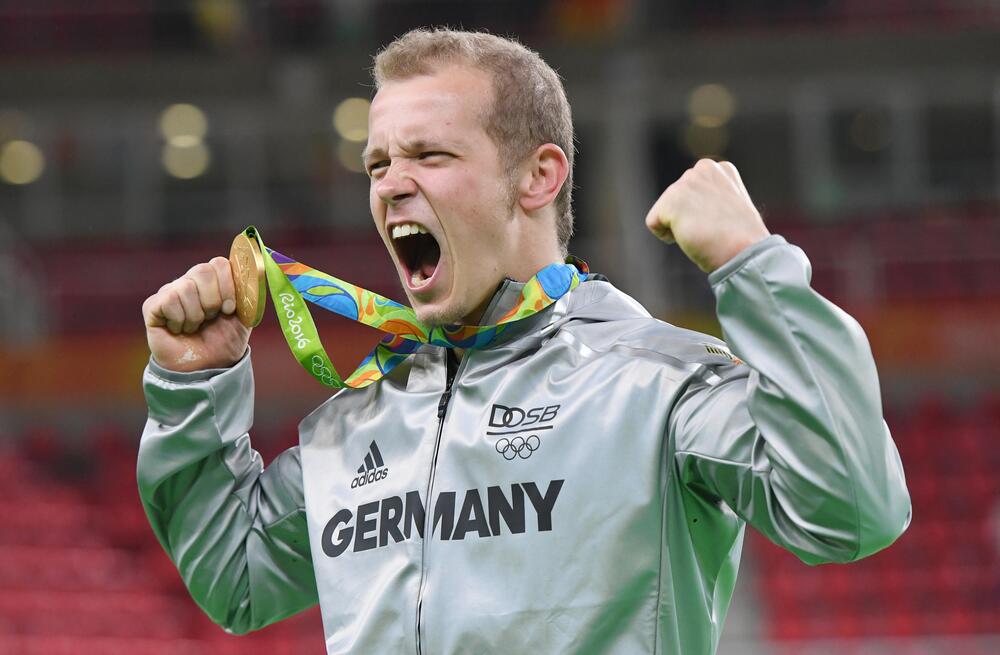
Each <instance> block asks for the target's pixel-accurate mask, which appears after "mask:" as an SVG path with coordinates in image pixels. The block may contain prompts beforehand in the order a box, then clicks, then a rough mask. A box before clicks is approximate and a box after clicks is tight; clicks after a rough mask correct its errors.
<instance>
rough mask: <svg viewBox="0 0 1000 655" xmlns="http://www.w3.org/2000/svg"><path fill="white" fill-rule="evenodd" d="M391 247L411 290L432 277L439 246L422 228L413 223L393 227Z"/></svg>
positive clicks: (438, 256)
mask: <svg viewBox="0 0 1000 655" xmlns="http://www.w3.org/2000/svg"><path fill="white" fill-rule="evenodd" d="M392 245H393V247H394V248H395V250H396V256H397V258H398V259H399V262H400V263H401V264H402V265H403V269H404V274H405V275H406V278H407V280H408V281H409V283H410V287H411V288H412V289H418V288H420V287H423V286H424V285H426V284H427V283H428V282H429V281H430V279H431V278H432V277H434V272H435V271H436V270H437V267H438V263H439V262H440V260H441V246H440V245H439V244H438V242H437V239H435V238H434V237H433V236H431V234H430V233H429V232H428V231H427V230H426V229H424V227H422V226H420V225H417V224H415V223H404V224H402V225H396V226H394V227H393V228H392Z"/></svg>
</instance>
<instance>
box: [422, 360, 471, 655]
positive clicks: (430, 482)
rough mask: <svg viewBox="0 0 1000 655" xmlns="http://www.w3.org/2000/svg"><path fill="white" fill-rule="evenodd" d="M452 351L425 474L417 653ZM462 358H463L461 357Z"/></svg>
mask: <svg viewBox="0 0 1000 655" xmlns="http://www.w3.org/2000/svg"><path fill="white" fill-rule="evenodd" d="M452 357H453V355H452V353H451V351H450V350H449V351H448V355H447V363H446V368H447V370H448V374H447V378H446V381H445V386H444V393H442V394H441V398H440V400H438V410H437V418H438V426H437V436H436V437H435V438H434V456H433V457H432V458H431V470H430V473H429V474H428V476H427V495H426V496H425V498H427V506H426V509H425V510H424V538H423V542H422V547H421V549H420V584H419V586H418V587H417V624H416V627H417V655H422V653H423V649H422V647H421V644H420V610H421V608H422V606H423V602H424V571H425V570H426V568H427V546H428V543H429V542H430V539H431V536H432V534H433V533H434V503H433V502H432V500H431V491H432V489H433V488H434V473H435V471H436V470H437V459H438V450H439V449H440V447H441V433H442V432H443V431H444V417H445V414H447V413H448V402H449V401H450V400H451V385H452V383H453V382H454V381H455V377H456V374H457V370H456V369H457V368H458V367H453V364H452ZM463 359H464V358H463Z"/></svg>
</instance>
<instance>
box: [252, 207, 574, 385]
mask: <svg viewBox="0 0 1000 655" xmlns="http://www.w3.org/2000/svg"><path fill="white" fill-rule="evenodd" d="M245 234H246V235H247V236H248V237H250V238H251V239H254V240H256V242H257V244H258V245H259V246H260V250H261V254H262V255H263V256H264V271H265V274H266V275H267V286H268V288H269V289H270V292H271V300H273V301H274V309H275V311H276V312H277V314H278V323H279V324H280V325H281V331H282V333H283V334H284V335H285V340H286V341H287V342H288V347H289V348H290V349H291V351H292V353H293V354H294V355H295V358H296V359H298V360H299V364H301V365H302V368H304V369H305V370H306V371H307V372H308V373H309V374H310V375H312V376H313V377H315V378H316V379H317V380H319V381H320V382H321V383H322V384H324V385H326V386H328V387H334V388H337V389H340V388H343V387H354V388H359V387H366V386H368V385H369V384H372V383H373V382H377V381H378V380H380V379H382V378H383V377H385V376H386V375H387V374H388V373H389V371H391V370H392V369H393V368H395V367H396V366H397V365H398V364H399V363H400V362H402V361H403V360H404V359H406V357H407V356H408V355H410V354H412V353H413V352H415V351H416V350H417V348H419V347H420V345H421V344H424V343H429V344H433V345H435V346H441V347H444V348H462V349H475V348H484V347H486V346H488V345H489V344H491V343H492V342H493V341H494V339H496V338H497V336H499V335H500V334H501V333H502V332H503V330H504V328H505V327H506V326H507V325H508V324H510V323H512V322H514V321H519V320H521V319H522V318H527V317H529V316H532V315H534V314H537V313H538V312H540V311H541V310H543V309H545V308H546V307H548V306H549V305H551V304H552V303H554V302H555V301H556V300H558V299H559V298H561V297H562V296H564V295H566V294H567V293H569V292H570V291H571V290H573V289H575V288H576V287H577V286H578V285H579V284H580V282H582V281H583V280H585V279H586V278H587V273H588V269H587V265H586V263H584V262H583V261H582V260H580V259H577V258H575V257H570V258H568V259H567V262H566V263H564V264H550V265H548V266H546V267H545V268H543V269H542V270H540V271H538V273H536V274H535V276H534V277H532V278H531V279H530V280H528V282H527V283H525V285H524V288H523V289H522V290H521V295H520V297H519V298H518V302H517V303H515V305H514V306H513V307H512V308H511V309H510V311H508V312H507V313H506V314H504V315H503V316H502V317H501V318H500V320H498V321H497V322H496V324H494V325H444V326H439V325H435V326H430V325H427V324H425V323H422V322H421V321H419V320H417V316H416V313H415V312H414V311H413V309H411V308H410V307H407V306H406V305H402V304H400V303H398V302H396V301H395V300H390V299H389V298H386V297H385V296H381V295H379V294H377V293H374V292H372V291H368V290H367V289H363V288H361V287H359V286H356V285H354V284H351V283H350V282H345V281H344V280H341V279H339V278H336V277H334V276H332V275H328V274H326V273H323V272H322V271H318V270H316V269H315V268H312V267H310V266H306V265H305V264H302V263H300V262H297V261H295V260H294V259H292V258H291V257H288V256H286V255H283V254H281V253H280V252H278V251H276V250H272V249H270V248H268V247H267V246H265V245H264V241H263V239H261V236H260V232H259V231H258V230H257V228H255V227H253V226H250V227H248V228H247V229H246V231H245ZM303 299H304V300H308V301H309V302H311V303H313V304H315V305H318V306H320V307H322V308H323V309H326V310H328V311H331V312H333V313H335V314H339V315H341V316H343V317H345V318H349V319H351V320H353V321H357V322H359V323H363V324H365V325H368V326H370V327H373V328H376V329H378V330H381V331H383V332H386V333H387V334H386V336H385V337H384V338H383V339H382V340H381V341H380V342H379V343H378V345H376V346H375V348H374V349H373V350H372V351H371V353H369V354H368V356H367V357H366V358H365V359H364V361H362V362H361V364H360V365H359V366H358V368H357V370H355V371H354V372H353V373H351V374H350V375H349V376H348V377H347V378H346V379H345V378H341V377H340V375H339V374H338V373H337V369H336V368H334V366H333V362H332V361H331V360H330V357H329V355H327V354H326V350H324V349H323V345H322V344H321V343H320V340H319V333H318V332H317V331H316V325H315V323H313V319H312V315H311V314H310V313H309V308H308V307H307V306H306V303H305V302H303Z"/></svg>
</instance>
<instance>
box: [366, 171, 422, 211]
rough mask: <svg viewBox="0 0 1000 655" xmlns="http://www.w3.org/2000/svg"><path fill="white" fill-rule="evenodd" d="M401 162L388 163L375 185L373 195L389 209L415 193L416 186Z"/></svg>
mask: <svg viewBox="0 0 1000 655" xmlns="http://www.w3.org/2000/svg"><path fill="white" fill-rule="evenodd" d="M401 163H402V162H398V161H394V162H392V163H390V164H389V165H388V166H387V167H386V169H385V172H384V173H383V174H382V177H381V178H380V179H379V180H378V181H377V182H376V183H375V193H376V194H378V197H379V199H380V200H382V202H384V203H385V204H386V205H388V206H389V207H395V206H396V205H398V204H399V203H401V202H402V201H404V200H406V199H407V198H409V197H411V196H412V195H414V194H415V193H416V192H417V184H416V182H414V181H413V178H411V177H410V176H409V174H407V172H406V170H405V166H402V165H401Z"/></svg>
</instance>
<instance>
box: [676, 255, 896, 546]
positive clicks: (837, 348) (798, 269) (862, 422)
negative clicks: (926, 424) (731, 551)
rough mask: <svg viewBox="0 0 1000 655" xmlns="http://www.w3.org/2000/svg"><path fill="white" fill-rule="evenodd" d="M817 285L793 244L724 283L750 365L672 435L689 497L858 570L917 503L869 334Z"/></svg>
mask: <svg viewBox="0 0 1000 655" xmlns="http://www.w3.org/2000/svg"><path fill="white" fill-rule="evenodd" d="M810 278H811V269H810V266H809V261H808V260H807V259H806V257H805V254H804V253H803V252H802V251H801V250H800V249H799V248H797V247H794V246H792V245H790V244H788V243H787V242H785V240H784V239H783V238H781V237H780V236H771V237H769V238H767V239H765V240H764V241H762V242H760V243H757V244H755V245H754V246H751V247H750V248H748V249H747V250H745V251H744V252H742V253H740V255H738V256H737V257H735V258H734V259H733V260H732V261H730V262H728V263H727V264H726V265H725V266H723V267H722V268H720V269H719V270H718V271H715V272H714V273H712V275H711V276H710V277H709V282H710V283H711V285H712V289H713V291H714V292H715V295H716V299H717V311H718V316H719V321H720V323H721V324H722V329H723V333H724V336H725V338H726V341H727V342H728V344H729V346H730V347H731V349H732V351H733V353H734V354H735V355H736V356H737V357H739V358H741V359H742V360H743V362H745V364H743V363H727V364H726V365H724V366H719V367H714V368H713V369H712V370H711V371H710V372H708V373H707V374H705V375H701V376H694V377H692V382H691V383H690V384H689V385H688V387H687V388H686V389H685V391H684V392H683V393H682V395H681V397H680V398H679V401H678V403H677V404H676V405H675V407H674V410H673V412H672V413H671V417H670V421H669V429H670V433H671V434H670V437H671V439H672V440H673V444H674V449H675V450H674V457H675V460H676V461H675V464H676V466H677V467H678V468H677V471H678V475H679V476H680V479H681V483H682V484H683V485H684V487H685V489H686V490H687V491H689V492H692V493H695V494H696V495H698V496H700V497H701V498H703V499H707V500H709V501H710V502H723V503H725V504H727V505H728V506H729V507H730V508H731V509H732V510H733V511H734V512H736V514H738V515H739V516H740V517H741V518H743V519H744V520H746V521H747V522H748V523H750V524H751V525H752V526H753V527H755V528H756V529H758V530H759V531H761V532H762V533H764V534H765V535H766V536H767V537H768V538H769V539H771V541H773V542H775V543H776V544H778V545H780V546H783V547H785V548H787V549H788V550H790V551H792V552H793V553H795V554H796V555H797V556H798V557H799V558H800V559H802V560H803V561H805V562H806V563H809V564H818V563H822V562H831V561H834V562H847V561H852V560H856V559H860V558H862V557H865V556H867V555H870V554H872V553H874V552H876V551H878V550H881V549H882V548H885V547H886V546H888V545H889V544H890V543H892V542H893V541H894V540H895V539H896V538H897V537H898V536H899V535H900V534H902V532H903V531H904V530H905V529H906V527H907V525H908V524H909V521H910V498H909V494H908V493H907V490H906V482H905V479H904V477H903V468H902V464H901V463H900V459H899V453H898V452H897V450H896V446H895V444H894V443H893V441H892V437H891V435H890V434H889V429H888V427H887V426H886V424H885V421H884V420H883V418H882V406H881V400H880V393H879V383H878V375H877V372H876V370H875V363H874V361H873V359H872V355H871V350H870V348H869V345H868V341H867V339H866V337H865V335H864V332H863V331H862V329H861V326H860V325H858V323H857V322H856V321H855V320H854V319H853V318H851V317H850V316H849V315H848V314H846V313H845V312H844V311H843V310H841V309H839V308H838V307H836V306H835V305H834V304H832V303H830V302H829V301H828V300H826V299H825V298H823V297H822V296H820V295H819V294H818V293H816V292H815V291H814V290H813V289H812V288H811V287H810V286H809V282H810Z"/></svg>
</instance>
